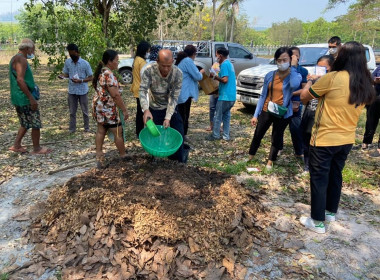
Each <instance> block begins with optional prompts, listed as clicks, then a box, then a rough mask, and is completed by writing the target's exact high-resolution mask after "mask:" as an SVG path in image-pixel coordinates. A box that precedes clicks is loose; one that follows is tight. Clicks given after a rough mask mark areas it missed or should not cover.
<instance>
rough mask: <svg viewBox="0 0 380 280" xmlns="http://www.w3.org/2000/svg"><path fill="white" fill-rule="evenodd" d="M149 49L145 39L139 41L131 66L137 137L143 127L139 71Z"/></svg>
mask: <svg viewBox="0 0 380 280" xmlns="http://www.w3.org/2000/svg"><path fill="white" fill-rule="evenodd" d="M149 49H150V44H149V43H148V42H145V41H141V42H140V44H138V46H137V50H136V56H135V60H134V61H133V66H132V75H133V82H132V87H131V91H132V93H133V96H134V97H135V98H136V104H137V106H136V110H137V111H136V136H137V138H138V137H139V134H140V131H141V130H142V129H143V128H144V122H143V113H142V110H141V106H140V98H139V89H140V83H141V77H140V71H141V69H142V68H143V67H144V65H145V64H146V61H145V60H146V59H147V58H148V56H149V54H148V52H149Z"/></svg>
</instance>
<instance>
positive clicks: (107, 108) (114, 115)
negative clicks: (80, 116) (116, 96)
mask: <svg viewBox="0 0 380 280" xmlns="http://www.w3.org/2000/svg"><path fill="white" fill-rule="evenodd" d="M92 115H93V117H94V120H95V121H96V122H97V123H100V124H118V123H119V122H120V120H119V113H118V110H117V107H116V104H115V102H113V100H112V101H111V100H109V99H108V100H107V101H102V100H100V99H99V98H98V97H95V98H94V100H93V103H92Z"/></svg>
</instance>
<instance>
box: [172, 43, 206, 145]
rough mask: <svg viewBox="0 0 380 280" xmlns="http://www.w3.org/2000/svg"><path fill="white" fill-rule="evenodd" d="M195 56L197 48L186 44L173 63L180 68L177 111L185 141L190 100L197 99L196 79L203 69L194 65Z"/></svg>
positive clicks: (200, 75)
mask: <svg viewBox="0 0 380 280" xmlns="http://www.w3.org/2000/svg"><path fill="white" fill-rule="evenodd" d="M196 56H197V48H196V47H195V46H193V45H187V46H186V47H185V49H184V50H183V52H179V53H178V55H177V59H176V62H175V65H177V66H178V68H179V69H181V71H182V74H183V78H182V88H181V93H180V94H179V97H178V107H177V108H178V113H179V114H180V115H181V117H182V120H183V127H184V135H185V137H184V138H185V139H184V141H187V140H188V139H187V130H188V128H189V117H190V107H191V100H192V99H194V100H195V101H197V100H198V94H199V90H198V81H200V80H202V78H203V76H202V73H204V70H203V69H202V70H200V71H199V70H198V68H197V66H195V63H194V60H195V57H196Z"/></svg>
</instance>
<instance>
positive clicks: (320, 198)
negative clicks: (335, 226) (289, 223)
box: [309, 144, 352, 221]
mask: <svg viewBox="0 0 380 280" xmlns="http://www.w3.org/2000/svg"><path fill="white" fill-rule="evenodd" d="M351 148H352V144H348V145H342V146H332V147H315V146H311V147H310V154H309V156H310V158H309V169H310V189H311V218H313V219H314V220H317V221H324V220H325V210H327V211H330V212H333V213H336V212H337V211H338V205H339V200H340V194H341V191H342V170H343V168H344V165H345V163H346V159H347V156H348V154H349V152H350V150H351Z"/></svg>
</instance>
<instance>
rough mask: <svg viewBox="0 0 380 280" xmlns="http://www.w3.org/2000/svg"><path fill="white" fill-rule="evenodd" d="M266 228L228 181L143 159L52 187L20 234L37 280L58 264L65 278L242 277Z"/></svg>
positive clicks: (247, 196)
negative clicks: (29, 248) (30, 247)
mask: <svg viewBox="0 0 380 280" xmlns="http://www.w3.org/2000/svg"><path fill="white" fill-rule="evenodd" d="M268 223H269V221H268V219H267V217H266V214H265V209H264V208H263V206H262V205H261V203H260V201H259V199H258V197H257V195H256V194H254V193H252V192H251V191H250V190H248V189H246V188H245V187H244V186H242V185H241V184H239V183H238V182H237V181H236V180H235V179H234V178H233V177H231V176H229V175H226V174H224V173H221V172H217V171H213V170H209V169H202V168H198V167H191V166H186V165H182V164H178V163H176V162H171V161H169V160H162V159H161V160H154V159H152V158H149V157H145V158H144V157H141V156H140V157H132V158H129V159H127V160H125V159H124V160H115V161H113V162H111V163H110V164H109V166H108V167H107V168H105V169H102V170H95V169H93V170H90V171H88V172H86V173H84V174H82V175H80V176H77V177H74V178H72V179H71V180H70V181H69V182H67V183H66V184H65V185H64V186H62V187H60V188H58V189H56V190H54V191H53V192H52V193H51V194H50V196H49V199H48V201H47V202H46V206H45V207H44V211H43V213H42V214H41V215H40V216H39V218H38V219H36V221H35V222H34V224H33V225H32V227H31V229H30V231H29V232H28V234H27V236H26V237H27V238H29V240H30V241H31V242H33V243H35V244H36V246H35V251H36V258H35V260H34V261H35V263H36V264H33V265H32V267H33V266H34V268H33V269H34V270H35V271H36V272H37V275H38V274H42V273H43V272H44V271H45V270H46V269H49V268H57V267H58V268H59V269H61V270H62V275H63V279H130V278H132V279H200V278H205V279H221V277H224V278H223V279H230V278H231V279H244V276H245V274H246V269H245V267H244V266H243V265H242V264H241V260H242V259H243V258H244V256H247V255H248V254H249V252H250V250H251V248H252V247H251V245H252V243H253V242H254V243H256V244H260V243H261V242H264V241H265V240H266V239H267V234H266V231H265V228H266V227H267V225H268ZM36 266H37V267H36ZM30 270H31V269H30V267H29V271H30Z"/></svg>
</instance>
